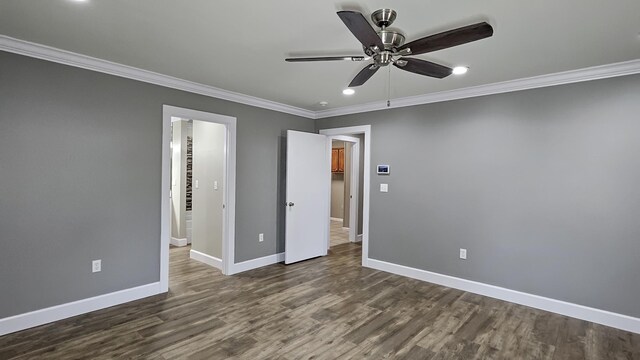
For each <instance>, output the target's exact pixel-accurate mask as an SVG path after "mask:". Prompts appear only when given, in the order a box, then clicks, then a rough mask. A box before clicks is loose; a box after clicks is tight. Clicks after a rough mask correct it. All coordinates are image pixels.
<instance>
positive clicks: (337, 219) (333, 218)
mask: <svg viewBox="0 0 640 360" xmlns="http://www.w3.org/2000/svg"><path fill="white" fill-rule="evenodd" d="M329 219H331V221H344V219H341V218H337V217H332V218H329Z"/></svg>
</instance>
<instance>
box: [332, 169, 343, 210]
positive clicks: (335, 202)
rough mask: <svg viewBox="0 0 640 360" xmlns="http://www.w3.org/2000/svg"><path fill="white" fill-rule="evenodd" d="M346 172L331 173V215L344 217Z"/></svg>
mask: <svg viewBox="0 0 640 360" xmlns="http://www.w3.org/2000/svg"><path fill="white" fill-rule="evenodd" d="M344 204H345V203H344V173H331V217H332V218H337V219H344V216H345V214H344V210H345V208H344Z"/></svg>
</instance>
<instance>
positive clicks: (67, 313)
mask: <svg viewBox="0 0 640 360" xmlns="http://www.w3.org/2000/svg"><path fill="white" fill-rule="evenodd" d="M161 293H163V291H162V289H161V286H160V283H159V282H156V283H151V284H147V285H142V286H137V287H133V288H130V289H125V290H120V291H115V292H112V293H109V294H104V295H98V296H94V297H90V298H87V299H82V300H78V301H73V302H70V303H66V304H61V305H56V306H52V307H48V308H45V309H40V310H36V311H31V312H28V313H24V314H20V315H15V316H11V317H7V318H4V319H0V336H2V335H6V334H10V333H13V332H16V331H20V330H24V329H28V328H32V327H34V326H39V325H43V324H47V323H50V322H54V321H58V320H62V319H66V318H70V317H72V316H77V315H81V314H86V313H88V312H92V311H96V310H100V309H104V308H108V307H111V306H115V305H120V304H124V303H126V302H129V301H134V300H138V299H142V298H146V297H149V296H153V295H157V294H161Z"/></svg>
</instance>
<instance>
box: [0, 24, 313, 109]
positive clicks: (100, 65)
mask: <svg viewBox="0 0 640 360" xmlns="http://www.w3.org/2000/svg"><path fill="white" fill-rule="evenodd" d="M0 50H2V51H6V52H10V53H14V54H19V55H24V56H29V57H32V58H37V59H42V60H47V61H52V62H56V63H59V64H64V65H69V66H74V67H78V68H82V69H87V70H93V71H97V72H101V73H105V74H110V75H115V76H119V77H123V78H127V79H133V80H138V81H142V82H145V83H149V84H154V85H160V86H164V87H168V88H172V89H177V90H182V91H187V92H190V93H194V94H200V95H205V96H209V97H213V98H217V99H222V100H228V101H232V102H236V103H240V104H245V105H250V106H255V107H259V108H263V109H269V110H274V111H278V112H282V113H287V114H292V115H297V116H301V117H305V118H309V119H315V112H314V111H311V110H306V109H302V108H299V107H295V106H291V105H286V104H282V103H278V102H275V101H271V100H266V99H261V98H258V97H255V96H250V95H245V94H241V93H237V92H233V91H228V90H224V89H220V88H217V87H213V86H208V85H203V84H199V83H196V82H193V81H188V80H183V79H179V78H176V77H172V76H168V75H163V74H159V73H156V72H153V71H148V70H143V69H139V68H135V67H132V66H127V65H122V64H118V63H114V62H111V61H107V60H102V59H98V58H94V57H91V56H87V55H82V54H77V53H74V52H71V51H66V50H62V49H57V48H54V47H50V46H46V45H41V44H36V43H32V42H29V41H25V40H20V39H15V38H12V37H9V36H5V35H0Z"/></svg>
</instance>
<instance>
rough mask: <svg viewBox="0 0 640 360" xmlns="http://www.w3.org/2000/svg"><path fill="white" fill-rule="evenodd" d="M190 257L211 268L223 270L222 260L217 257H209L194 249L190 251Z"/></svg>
mask: <svg viewBox="0 0 640 360" xmlns="http://www.w3.org/2000/svg"><path fill="white" fill-rule="evenodd" d="M189 257H190V258H192V259H193V260H196V261H200V262H201V263H205V264H207V265H209V266H213V267H214V268H216V269H220V270H222V260H221V259H218V258H217V257H214V256H211V255H207V254H205V253H202V252H200V251H196V250H193V249H192V250H190V251H189Z"/></svg>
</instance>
